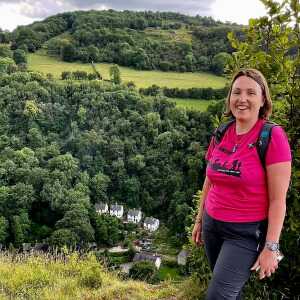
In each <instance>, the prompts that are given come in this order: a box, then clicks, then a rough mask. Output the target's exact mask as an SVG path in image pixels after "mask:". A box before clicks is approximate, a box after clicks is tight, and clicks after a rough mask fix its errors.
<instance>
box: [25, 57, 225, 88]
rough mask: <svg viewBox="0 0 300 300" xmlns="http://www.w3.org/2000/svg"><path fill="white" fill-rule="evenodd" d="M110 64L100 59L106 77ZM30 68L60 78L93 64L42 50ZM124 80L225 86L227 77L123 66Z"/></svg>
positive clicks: (30, 61)
mask: <svg viewBox="0 0 300 300" xmlns="http://www.w3.org/2000/svg"><path fill="white" fill-rule="evenodd" d="M110 66H111V64H106V63H98V64H96V68H97V70H98V71H99V72H100V73H101V75H102V76H103V78H104V79H109V68H110ZM28 69H29V70H33V71H39V72H42V73H44V74H46V73H51V74H53V76H54V78H55V79H60V76H61V73H62V72H63V71H76V70H81V71H86V72H89V73H92V72H93V70H92V67H91V65H90V64H83V63H68V62H64V61H60V60H59V59H58V58H56V57H50V56H47V55H44V54H43V53H42V52H37V53H31V54H29V55H28ZM120 71H121V78H122V81H123V82H128V81H133V82H134V83H135V85H136V86H137V87H138V88H141V87H143V88H144V87H149V86H151V85H152V84H156V85H158V86H161V87H163V86H167V87H169V88H175V87H178V88H192V87H197V88H205V87H212V88H222V87H224V85H225V83H226V80H225V79H224V78H223V77H219V76H215V75H213V74H209V73H191V72H186V73H177V72H162V71H138V70H134V69H131V68H127V67H120Z"/></svg>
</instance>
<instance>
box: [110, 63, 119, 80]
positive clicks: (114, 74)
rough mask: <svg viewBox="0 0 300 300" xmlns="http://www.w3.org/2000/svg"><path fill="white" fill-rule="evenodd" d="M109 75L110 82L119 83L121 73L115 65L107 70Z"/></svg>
mask: <svg viewBox="0 0 300 300" xmlns="http://www.w3.org/2000/svg"><path fill="white" fill-rule="evenodd" d="M109 75H110V80H111V81H112V82H113V83H114V84H120V83H121V73H120V69H119V67H118V66H117V65H113V66H111V67H110V68H109Z"/></svg>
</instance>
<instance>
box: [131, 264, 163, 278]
mask: <svg viewBox="0 0 300 300" xmlns="http://www.w3.org/2000/svg"><path fill="white" fill-rule="evenodd" d="M129 276H130V277H131V278H133V279H136V280H143V281H146V282H148V283H156V282H158V281H159V279H158V271H157V269H156V267H155V265H154V264H153V263H151V262H148V261H141V262H136V263H134V265H133V266H132V268H131V269H130V271H129Z"/></svg>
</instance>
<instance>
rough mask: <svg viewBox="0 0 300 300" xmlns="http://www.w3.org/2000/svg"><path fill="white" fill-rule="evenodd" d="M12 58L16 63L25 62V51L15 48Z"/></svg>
mask: <svg viewBox="0 0 300 300" xmlns="http://www.w3.org/2000/svg"><path fill="white" fill-rule="evenodd" d="M13 59H14V61H15V63H16V64H17V65H20V64H27V58H26V52H25V51H24V50H21V49H17V50H15V51H14V53H13Z"/></svg>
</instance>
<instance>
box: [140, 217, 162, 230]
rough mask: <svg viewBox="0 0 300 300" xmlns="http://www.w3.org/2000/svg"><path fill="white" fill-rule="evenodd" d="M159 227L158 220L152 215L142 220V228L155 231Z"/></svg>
mask: <svg viewBox="0 0 300 300" xmlns="http://www.w3.org/2000/svg"><path fill="white" fill-rule="evenodd" d="M158 227H159V220H158V219H155V218H153V217H147V218H145V220H144V228H146V229H148V230H150V231H155V230H157V229H158Z"/></svg>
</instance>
